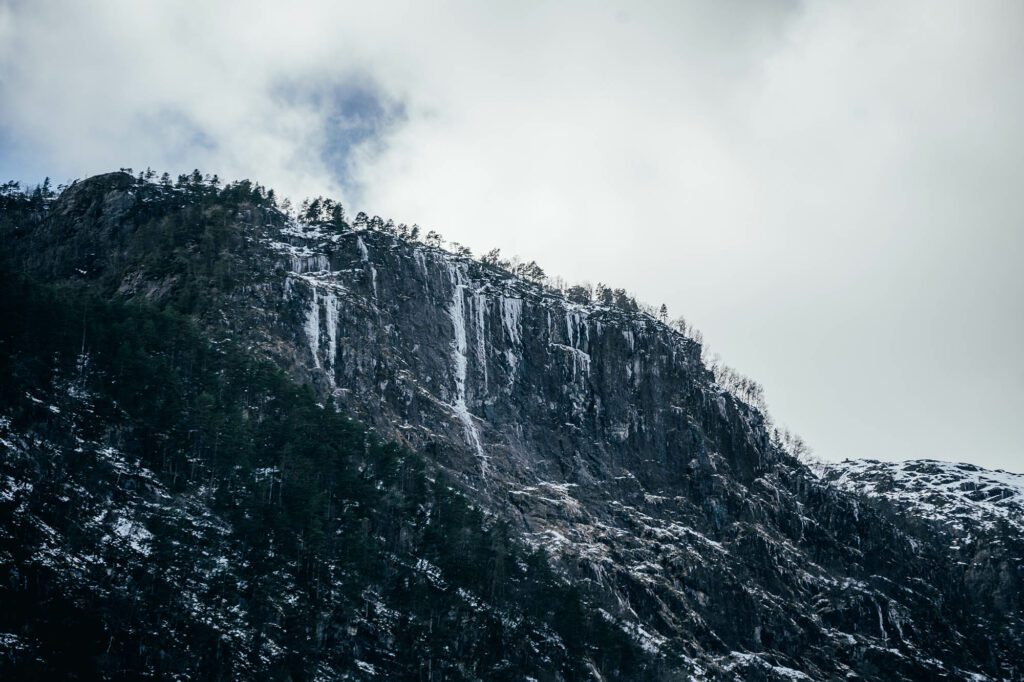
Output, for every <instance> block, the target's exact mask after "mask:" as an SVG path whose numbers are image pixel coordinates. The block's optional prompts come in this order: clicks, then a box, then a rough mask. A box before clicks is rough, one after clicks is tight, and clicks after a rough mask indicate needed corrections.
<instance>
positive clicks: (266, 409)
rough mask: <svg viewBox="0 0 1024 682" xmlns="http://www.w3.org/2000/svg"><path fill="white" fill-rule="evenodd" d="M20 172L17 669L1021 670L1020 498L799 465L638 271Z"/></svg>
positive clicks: (283, 674) (8, 418)
mask: <svg viewBox="0 0 1024 682" xmlns="http://www.w3.org/2000/svg"><path fill="white" fill-rule="evenodd" d="M0 198H2V200H3V203H0V208H2V210H3V213H2V218H0V230H2V232H3V237H4V243H5V244H6V245H8V248H7V249H6V251H5V254H4V256H3V261H4V273H5V274H4V290H5V295H4V297H3V307H4V309H3V310H2V311H0V314H2V315H3V319H5V320H10V321H11V322H10V323H9V324H8V325H6V327H7V329H6V330H5V331H4V334H3V344H4V354H3V355H4V357H5V359H4V360H3V362H4V365H3V372H4V376H5V381H4V392H3V401H2V403H0V438H2V439H3V440H2V447H3V448H4V452H5V454H4V459H3V470H2V471H0V519H2V520H3V524H2V529H3V531H2V532H3V534H2V536H0V557H2V558H0V570H2V578H0V590H2V592H0V594H2V595H3V597H2V598H3V600H4V602H5V603H9V604H12V605H14V606H13V607H12V608H10V609H5V614H4V615H3V616H0V632H2V633H3V634H0V642H2V643H3V646H4V647H5V648H6V650H7V654H6V656H4V657H3V659H2V662H0V672H4V673H5V677H7V676H16V675H21V676H24V677H30V676H35V677H40V676H46V675H50V676H55V675H60V676H63V677H72V676H75V675H77V676H79V677H104V678H112V677H135V676H146V675H148V676H175V677H178V678H180V679H220V678H232V679H234V678H237V677H245V678H272V679H296V680H297V679H373V678H395V679H406V678H408V679H424V680H428V679H429V680H434V679H438V680H440V679H516V680H523V679H537V680H562V679H652V680H663V679H664V680H671V679H723V680H734V679H735V680H748V679H749V680H782V679H786V680H791V679H876V680H901V679H902V680H916V679H979V680H983V679H1015V678H1019V677H1020V676H1021V674H1022V671H1024V650H1022V647H1021V646H1020V642H1021V641H1024V621H1022V618H1021V615H1020V614H1021V613H1022V611H1021V609H1020V608H1019V606H1020V598H1021V580H1022V577H1024V575H1022V566H1024V564H1022V563H1021V561H1020V557H1021V556H1022V554H1021V552H1020V540H1019V538H1020V533H1019V523H1020V518H1021V517H1020V507H1019V506H1017V505H1016V503H1015V504H1014V505H1010V504H1003V505H997V506H996V507H993V509H998V510H999V511H993V512H992V513H993V514H994V515H995V516H993V517H991V519H990V521H991V522H989V520H985V521H977V522H976V519H980V518H982V517H981V516H977V517H975V516H971V515H970V514H965V513H963V512H962V510H963V509H966V508H968V506H966V505H967V503H966V502H962V503H960V502H957V503H948V504H947V503H945V502H940V501H938V498H937V497H934V496H931V495H928V494H921V495H917V499H918V500H931V501H930V502H928V503H927V504H929V505H931V506H922V505H921V504H909V503H906V500H905V499H904V496H903V495H901V494H894V493H893V490H894V489H896V488H897V487H899V486H901V485H903V481H904V479H909V478H911V477H909V476H902V477H901V476H893V475H891V472H890V475H888V482H884V481H883V479H885V478H886V476H887V474H885V473H884V472H882V471H881V470H879V471H874V472H871V471H869V469H871V465H861V464H858V463H847V464H844V465H834V466H832V467H829V468H826V469H825V470H823V471H815V470H812V469H810V468H808V467H807V466H805V465H804V464H803V463H801V462H800V461H798V460H797V459H796V458H794V457H793V456H791V455H790V454H789V453H788V452H787V451H786V448H785V447H784V446H783V445H782V444H781V443H780V442H779V440H778V439H777V438H774V437H773V434H772V430H771V427H770V423H769V421H768V420H767V417H766V416H765V415H764V414H763V412H762V411H761V410H760V409H759V408H758V407H757V405H756V401H752V400H750V399H749V396H748V395H746V394H744V393H742V392H740V391H736V390H733V389H731V388H730V387H729V386H723V385H722V384H723V383H726V382H719V381H716V379H715V376H716V375H715V373H714V372H712V371H711V369H709V368H708V367H707V366H706V365H705V363H704V362H703V361H702V359H701V347H700V344H699V343H698V342H697V341H696V340H694V339H692V338H689V337H687V336H684V335H681V334H679V333H678V332H677V331H675V330H673V329H671V328H669V327H668V326H666V325H665V324H663V323H662V322H660V321H659V320H657V319H656V318H654V317H652V316H650V315H648V314H646V313H644V312H642V311H641V310H640V309H639V308H638V307H637V306H636V304H635V303H633V302H632V301H631V300H629V299H628V298H627V297H623V296H605V297H598V298H597V299H596V300H595V299H594V298H593V297H591V296H589V295H581V294H580V292H578V291H573V290H570V291H559V290H557V289H553V288H550V287H547V286H545V285H544V284H543V283H542V282H541V281H539V280H540V277H539V276H537V271H536V270H533V269H530V268H523V269H519V272H520V274H524V275H527V276H528V277H529V279H527V278H524V277H522V276H517V275H515V274H513V273H512V272H511V271H510V270H509V269H508V268H506V267H503V266H502V264H500V263H496V262H495V261H494V260H491V259H486V262H484V261H478V260H473V259H472V258H470V257H469V256H468V254H466V253H465V252H460V251H459V250H457V251H456V253H450V252H448V251H446V250H444V249H442V248H439V246H438V245H437V243H438V240H437V239H436V238H434V237H433V236H430V237H429V238H428V239H426V240H425V242H420V241H418V240H417V239H416V238H414V237H413V233H412V232H410V231H409V230H407V229H406V228H405V227H404V226H400V227H397V228H396V227H394V226H393V225H391V224H390V223H385V222H384V221H382V220H380V219H377V218H374V219H370V218H367V217H366V216H363V215H362V214H360V215H359V216H357V217H356V219H355V220H353V221H352V222H351V223H350V222H349V221H348V220H347V219H346V217H345V216H344V214H343V212H342V211H341V209H340V207H339V206H337V205H332V204H328V203H325V202H323V201H322V200H317V201H315V202H314V203H313V204H311V205H307V206H306V207H304V210H303V211H302V213H303V220H301V221H299V220H295V219H293V218H291V217H289V215H288V214H286V213H284V212H282V211H281V210H279V209H278V208H277V206H276V203H275V201H274V200H273V197H272V195H270V194H269V193H268V192H266V191H264V190H263V189H262V188H260V187H259V186H256V185H253V184H252V183H249V182H247V181H243V182H238V183H233V184H231V185H228V186H226V187H223V188H222V187H220V186H217V185H214V184H213V183H210V182H208V181H205V180H204V179H203V178H202V177H201V176H199V175H198V174H196V175H195V176H193V177H182V178H180V179H179V181H178V183H176V184H172V183H170V182H161V183H153V182H148V181H146V180H145V179H144V178H143V179H136V178H133V177H132V176H131V175H128V174H125V173H113V174H108V175H102V176H97V177H94V178H90V179H88V180H85V181H81V182H77V183H75V184H73V185H72V186H71V187H69V188H67V189H65V190H64V191H63V192H62V193H61V194H60V196H59V197H51V196H49V195H48V194H47V193H45V192H36V193H35V194H25V193H21V192H18V191H17V188H13V187H11V186H8V188H7V190H6V191H5V193H4V195H3V197H0ZM751 403H755V404H751ZM882 466H883V465H878V467H880V468H882ZM908 466H909V465H908ZM937 467H938V468H935V469H929V468H928V467H927V466H924V465H922V466H921V467H919V468H918V469H915V470H914V473H915V475H914V476H913V477H912V478H913V479H914V483H913V485H914V486H916V487H920V489H921V490H925V491H927V490H929V489H931V490H932V491H933V492H934V493H935V494H947V493H949V494H951V492H950V491H951V487H950V486H951V481H950V478H949V474H950V472H951V471H953V469H952V468H950V467H949V466H943V465H937ZM901 471H903V470H901ZM975 473H976V474H977V476H976V477H975V479H980V478H982V477H990V478H991V477H998V476H1011V475H1009V474H997V473H986V472H980V471H979V472H975ZM894 479H899V480H900V483H899V484H898V485H897V484H894V483H893V482H892V481H893V480H894ZM908 485H909V482H908ZM957 485H959V484H957ZM952 487H956V485H953V486H952ZM959 489H960V488H958V490H959ZM962 499H963V500H968V499H971V500H974V501H977V500H976V499H975V498H969V497H963V498H962ZM985 499H988V498H985ZM992 504H995V502H992ZM984 518H985V519H989V517H988V516H985V517H984ZM968 556H969V557H970V559H971V561H965V559H966V558H968ZM69 635H71V636H69Z"/></svg>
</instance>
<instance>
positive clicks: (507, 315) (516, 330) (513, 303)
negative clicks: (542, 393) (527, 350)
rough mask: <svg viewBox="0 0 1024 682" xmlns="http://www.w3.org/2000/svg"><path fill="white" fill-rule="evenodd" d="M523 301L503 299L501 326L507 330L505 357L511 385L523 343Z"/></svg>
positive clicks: (519, 299)
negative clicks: (517, 349) (519, 348)
mask: <svg viewBox="0 0 1024 682" xmlns="http://www.w3.org/2000/svg"><path fill="white" fill-rule="evenodd" d="M522 318H523V299H521V298H509V297H508V296H502V297H501V324H502V328H503V329H504V330H505V341H506V344H505V345H506V348H505V357H506V358H507V359H508V367H509V372H508V376H509V385H510V386H511V385H512V382H513V381H515V376H516V370H517V369H518V368H519V356H518V355H516V348H518V347H520V346H521V345H522V342H523V319H522Z"/></svg>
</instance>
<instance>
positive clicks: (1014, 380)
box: [0, 1, 1024, 471]
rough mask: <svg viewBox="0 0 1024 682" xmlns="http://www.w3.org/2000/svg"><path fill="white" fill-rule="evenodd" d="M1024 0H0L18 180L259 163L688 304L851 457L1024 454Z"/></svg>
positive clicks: (551, 263) (778, 402)
mask: <svg viewBox="0 0 1024 682" xmlns="http://www.w3.org/2000/svg"><path fill="white" fill-rule="evenodd" d="M1020 64H1024V5H1021V4H1020V3H1014V2H977V3H970V4H968V3H943V4H935V3H926V2H899V3H884V2H877V3H857V4H852V3H849V4H848V3H814V4H811V3H801V2H789V1H779V2H772V3H758V4H756V5H752V4H745V3H738V2H725V3H713V4H712V3H667V2H666V3H643V4H639V3H557V4H555V3H539V2H538V3H517V4H516V5H512V4H509V5H504V6H502V5H497V4H494V3H488V4H486V5H483V4H473V3H458V2H452V3H430V4H429V5H428V4H425V3H374V6H373V9H372V10H371V9H368V8H366V7H363V8H358V7H348V8H341V7H337V6H336V4H335V3H327V2H322V3H304V4H303V6H302V7H301V8H298V9H296V8H294V7H291V6H288V5H285V4H282V3H261V2H255V3H254V2H250V3H223V4H217V5H216V6H214V5H213V4H212V3H198V2H195V3H191V2H186V3H174V4H173V5H171V4H164V5H158V4H156V3H128V2H101V3H90V4H89V5H86V4H85V3H74V2H45V3H42V2H39V3H37V2H23V1H6V2H5V1H0V180H7V179H17V180H22V181H26V182H33V183H34V182H38V181H40V180H42V177H43V176H44V175H51V176H54V180H55V181H57V182H62V181H69V180H71V179H73V178H80V177H86V176H88V175H92V174H94V173H99V172H104V171H109V170H114V169H116V168H119V167H133V168H135V169H136V170H139V169H142V168H145V167H147V166H151V167H152V168H154V169H155V170H157V171H164V170H167V171H170V172H171V173H184V172H189V171H191V170H192V169H193V168H196V167H198V168H200V169H201V170H202V171H203V172H206V173H217V174H219V175H220V176H221V177H222V178H224V179H236V178H242V177H249V178H252V179H254V180H258V181H259V182H261V183H263V184H265V185H267V186H268V187H273V188H275V190H276V191H277V192H278V193H279V194H281V195H287V196H291V197H292V198H293V199H294V200H296V201H297V200H300V199H301V198H302V197H304V196H311V195H316V194H328V195H331V196H333V197H335V198H338V199H340V200H341V201H343V202H344V203H345V205H346V207H347V208H349V210H350V212H352V213H354V212H355V211H358V210H364V211H366V212H368V213H370V214H371V215H372V214H379V215H381V216H383V217H385V218H394V219H395V220H396V221H400V222H407V223H410V224H411V223H418V224H420V225H422V226H423V227H424V228H425V229H434V230H438V231H440V232H441V233H443V234H444V235H445V237H447V238H448V239H451V240H454V241H458V242H460V243H462V244H465V245H468V246H469V247H471V248H472V249H473V251H474V252H475V253H480V252H483V251H486V250H488V249H490V248H493V247H500V248H501V249H502V250H503V252H504V253H506V254H508V255H511V254H518V255H520V256H522V257H523V258H526V259H536V260H537V261H539V262H540V263H541V264H542V265H543V266H544V268H545V270H546V271H547V272H548V273H549V274H553V275H554V274H557V275H559V276H561V277H563V278H564V279H566V280H568V281H570V282H575V281H590V282H592V283H595V284H596V283H597V282H598V281H599V280H600V281H603V282H605V283H607V284H609V285H612V286H616V287H624V288H626V289H628V290H629V291H630V292H632V293H633V294H634V295H636V296H637V297H638V298H639V299H641V300H643V301H646V302H647V303H650V304H654V305H659V304H661V303H663V302H664V303H665V304H667V306H668V308H669V310H670V313H671V315H672V316H677V315H683V316H685V317H686V319H687V320H688V321H689V322H691V323H693V324H695V325H696V326H697V327H698V328H700V329H701V330H702V331H703V333H704V337H705V339H706V340H707V341H708V343H709V344H710V346H711V348H712V349H713V351H714V352H717V353H720V354H721V356H722V357H723V358H724V359H725V361H726V362H727V363H728V364H730V365H732V366H735V367H736V368H737V369H739V370H740V371H742V372H743V373H744V374H747V375H749V376H752V377H754V378H755V379H757V380H758V381H759V382H760V383H762V384H763V385H764V386H765V389H766V394H767V401H768V404H769V406H770V408H771V412H772V414H773V415H774V417H775V419H776V421H778V422H779V423H781V424H785V425H787V426H788V427H789V428H791V429H793V430H794V431H796V432H798V433H800V434H801V435H802V436H804V438H805V439H806V440H807V441H808V442H809V443H810V445H811V446H812V447H813V448H814V450H815V452H816V453H817V454H818V455H819V456H820V457H822V458H824V459H829V460H834V459H842V458H844V457H872V458H878V459H887V460H902V459H907V458H919V457H934V458H937V459H947V460H962V461H969V462H974V463H977V464H980V465H984V466H988V467H1000V468H1006V469H1011V470H1016V471H1021V470H1022V465H1021V459H1020V458H1021V453H1022V452H1024V434H1022V431H1021V429H1020V427H1019V419H1020V418H1019V415H1020V414H1021V413H1022V412H1024V358H1022V356H1021V354H1020V352H1019V347H1020V341H1019V339H1020V338H1021V335H1022V333H1024V315H1021V301H1022V300H1024V278H1022V277H1021V274H1020V263H1021V262H1022V260H1024V229H1022V226H1024V204H1022V203H1021V201H1020V199H1019V188H1020V187H1021V186H1022V185H1024V171H1022V169H1021V164H1020V159H1021V158H1024V124H1022V123H1021V121H1024V71H1022V70H1021V69H1020V67H1019V65H1020Z"/></svg>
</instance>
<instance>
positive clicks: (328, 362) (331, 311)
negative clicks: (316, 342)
mask: <svg viewBox="0 0 1024 682" xmlns="http://www.w3.org/2000/svg"><path fill="white" fill-rule="evenodd" d="M324 317H325V319H324V323H325V325H326V326H327V329H326V332H327V356H326V357H325V358H324V368H325V369H326V370H327V381H328V382H330V384H331V387H332V388H333V387H334V365H335V361H336V359H337V356H338V298H337V296H335V295H334V292H332V291H328V292H326V293H325V294H324Z"/></svg>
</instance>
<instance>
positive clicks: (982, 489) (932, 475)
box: [818, 459, 1024, 532]
mask: <svg viewBox="0 0 1024 682" xmlns="http://www.w3.org/2000/svg"><path fill="white" fill-rule="evenodd" d="M818 472H819V473H820V474H821V476H822V478H824V479H825V480H827V481H829V482H831V483H833V484H834V485H836V486H838V487H840V488H843V489H845V490H849V491H851V492H855V493H859V494H862V495H868V496H870V497H878V498H884V499H886V500H889V501H891V502H892V503H894V504H895V505H897V506H898V507H899V508H900V509H901V510H903V511H904V512H905V513H906V514H908V515H912V516H915V517H918V518H924V519H930V520H932V521H936V522H938V523H940V524H942V525H944V526H949V527H951V528H953V529H954V530H956V531H958V532H963V531H971V530H978V529H981V530H991V529H992V528H994V527H995V526H996V525H997V524H998V523H999V522H1006V523H1007V524H1009V525H1010V526H1011V527H1013V528H1015V529H1017V530H1018V531H1021V532H1024V475H1022V474H1015V473H1011V472H1009V471H1001V470H990V469H983V468H981V467H978V466H975V465H973V464H965V463H953V462H941V461H938V460H934V459H918V460H907V461H904V462H880V461H877V460H871V459H862V460H846V461H844V462H841V463H835V464H824V465H821V466H819V467H818Z"/></svg>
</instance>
